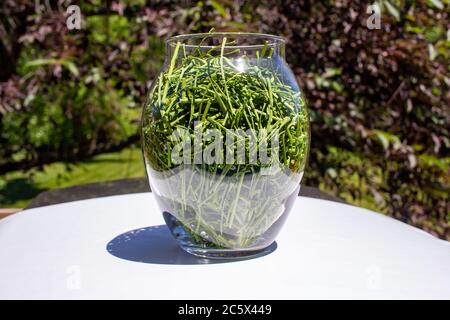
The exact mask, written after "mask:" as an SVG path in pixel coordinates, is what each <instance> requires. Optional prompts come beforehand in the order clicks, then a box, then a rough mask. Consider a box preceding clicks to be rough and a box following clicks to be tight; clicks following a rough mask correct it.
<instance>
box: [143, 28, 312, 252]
mask: <svg viewBox="0 0 450 320" xmlns="http://www.w3.org/2000/svg"><path fill="white" fill-rule="evenodd" d="M309 142H310V131H309V119H308V112H307V107H306V104H305V100H304V97H303V96H302V94H301V91H300V89H299V86H298V84H297V82H296V80H295V76H294V75H293V73H292V71H291V69H290V68H289V66H288V64H287V63H286V61H285V42H284V40H283V39H282V38H281V37H278V36H273V35H266V34H253V33H208V34H188V35H180V36H175V37H172V38H170V39H169V40H168V41H167V44H166V58H165V63H164V66H163V68H162V70H161V72H160V74H159V75H158V77H157V78H156V79H155V81H154V82H153V84H152V86H151V88H150V92H149V96H148V99H147V101H146V103H145V105H144V108H143V113H142V146H143V153H144V159H145V165H146V172H147V175H148V179H149V183H150V186H151V189H152V192H153V193H154V195H155V197H156V199H157V201H158V205H159V207H160V209H161V211H162V214H163V217H164V220H165V222H166V224H167V226H168V228H169V229H170V231H171V233H172V234H173V236H174V237H175V239H176V240H177V242H178V243H179V245H180V246H181V248H182V249H184V250H185V251H187V252H189V253H191V254H194V255H197V256H201V257H206V258H228V259H230V258H231V259H232V258H243V257H248V256H252V255H258V254H262V253H264V252H265V251H266V250H268V249H267V248H268V247H269V246H270V245H271V244H272V243H273V242H274V240H275V238H276V236H277V234H278V233H279V231H280V229H281V227H282V226H283V224H284V223H285V221H286V217H287V215H288V213H289V211H290V209H291V207H292V204H293V201H294V200H295V199H296V197H297V195H298V192H299V188H300V181H301V179H302V176H303V172H304V168H305V164H306V160H307V156H308V151H309Z"/></svg>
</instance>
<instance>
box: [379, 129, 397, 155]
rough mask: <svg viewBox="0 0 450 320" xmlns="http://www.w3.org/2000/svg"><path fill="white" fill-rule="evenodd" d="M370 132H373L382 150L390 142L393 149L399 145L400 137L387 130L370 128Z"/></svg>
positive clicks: (385, 148)
mask: <svg viewBox="0 0 450 320" xmlns="http://www.w3.org/2000/svg"><path fill="white" fill-rule="evenodd" d="M372 134H374V135H375V136H376V137H377V139H378V141H379V142H380V144H381V145H382V146H383V149H384V150H387V149H388V148H389V145H390V144H392V147H393V148H394V149H397V148H399V147H400V145H401V141H400V138H399V137H397V136H396V135H393V134H391V133H389V132H386V131H382V130H372Z"/></svg>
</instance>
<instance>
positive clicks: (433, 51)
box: [428, 43, 439, 61]
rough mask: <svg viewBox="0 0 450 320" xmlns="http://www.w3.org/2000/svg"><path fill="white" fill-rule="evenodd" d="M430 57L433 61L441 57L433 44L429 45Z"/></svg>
mask: <svg viewBox="0 0 450 320" xmlns="http://www.w3.org/2000/svg"><path fill="white" fill-rule="evenodd" d="M428 55H429V57H430V60H431V61H433V60H434V59H436V57H437V56H438V55H439V53H438V52H437V51H436V48H435V47H434V46H433V45H432V44H431V43H430V44H428Z"/></svg>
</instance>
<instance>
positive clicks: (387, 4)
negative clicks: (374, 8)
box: [383, 0, 400, 21]
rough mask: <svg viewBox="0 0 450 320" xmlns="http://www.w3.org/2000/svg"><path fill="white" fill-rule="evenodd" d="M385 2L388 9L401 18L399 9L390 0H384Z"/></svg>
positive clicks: (396, 17) (394, 15)
mask: <svg viewBox="0 0 450 320" xmlns="http://www.w3.org/2000/svg"><path fill="white" fill-rule="evenodd" d="M383 4H384V5H385V6H386V9H387V11H388V12H389V13H390V15H391V16H393V17H394V18H395V19H396V20H397V21H399V20H400V12H399V11H398V9H397V8H396V7H395V6H394V5H392V4H391V3H390V2H389V1H387V0H386V1H384V2H383Z"/></svg>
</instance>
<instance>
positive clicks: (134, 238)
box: [106, 225, 277, 265]
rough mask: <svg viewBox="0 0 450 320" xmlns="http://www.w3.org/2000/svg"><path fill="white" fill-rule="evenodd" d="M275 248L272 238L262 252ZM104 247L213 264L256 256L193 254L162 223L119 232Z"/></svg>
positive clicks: (160, 259) (145, 258)
mask: <svg viewBox="0 0 450 320" xmlns="http://www.w3.org/2000/svg"><path fill="white" fill-rule="evenodd" d="M276 248H277V244H276V242H274V243H272V244H271V245H270V247H269V250H267V253H266V254H264V255H267V254H270V253H272V252H273V251H275V249H276ZM106 250H107V251H108V252H109V253H110V254H112V255H113V256H115V257H118V258H120V259H124V260H129V261H135V262H143V263H152V264H178V265H183V264H187V265H192V264H214V263H227V262H237V261H243V260H248V259H256V258H258V257H256V258H247V259H236V260H219V259H218V260H216V259H205V258H200V257H196V256H193V255H191V254H189V253H187V252H185V251H183V250H182V249H181V248H180V247H179V246H178V244H177V242H176V241H175V239H174V238H173V237H172V235H171V234H170V231H169V229H168V228H167V226H165V225H161V226H151V227H146V228H141V229H136V230H131V231H128V232H125V233H122V234H120V235H118V236H117V237H115V238H114V239H113V240H111V241H110V242H109V243H108V244H107V246H106ZM264 255H260V256H259V257H261V256H264Z"/></svg>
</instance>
